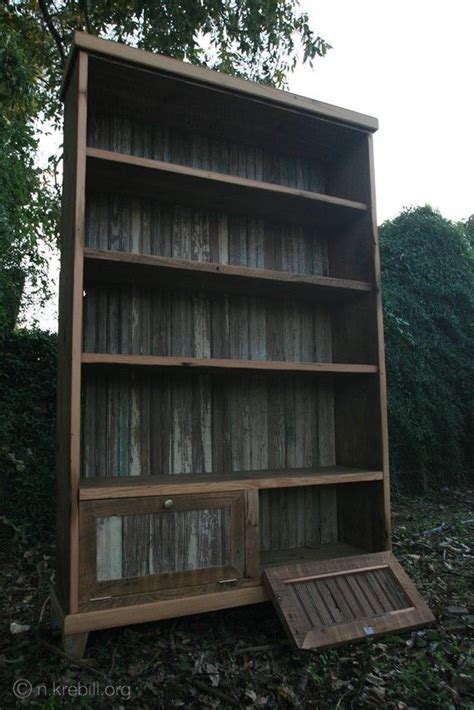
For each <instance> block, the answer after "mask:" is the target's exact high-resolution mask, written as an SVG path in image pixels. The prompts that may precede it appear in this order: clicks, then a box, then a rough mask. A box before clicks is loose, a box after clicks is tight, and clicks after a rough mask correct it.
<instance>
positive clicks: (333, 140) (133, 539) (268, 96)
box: [54, 33, 427, 653]
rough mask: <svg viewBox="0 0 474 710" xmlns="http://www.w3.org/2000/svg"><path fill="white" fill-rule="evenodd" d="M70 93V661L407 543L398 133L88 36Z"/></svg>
mask: <svg viewBox="0 0 474 710" xmlns="http://www.w3.org/2000/svg"><path fill="white" fill-rule="evenodd" d="M63 91H64V100H65V161H64V195H63V227H62V257H61V285H60V324H59V342H60V353H59V395H58V443H59V446H58V465H57V479H58V489H57V493H58V550H57V562H58V564H57V578H56V588H55V594H54V600H55V601H54V607H55V614H56V616H58V617H59V618H60V619H61V621H62V624H63V630H64V636H65V642H66V644H67V645H68V648H69V650H70V651H73V652H75V653H81V651H82V649H83V647H84V644H85V640H86V638H87V633H88V632H89V631H91V630H96V629H101V628H106V627H111V626H119V625H123V624H128V623H135V622H138V621H147V620H157V619H162V618H167V617H170V616H179V615H185V614H190V613H195V612H200V611H207V610H212V609H220V608H226V607H230V606H236V605H243V604H248V603H253V602H259V601H263V600H265V599H267V598H268V593H267V591H266V588H265V586H264V584H263V581H262V572H264V570H265V569H266V568H269V569H271V570H273V571H275V570H277V568H276V567H275V565H278V564H279V563H281V564H283V565H286V568H287V569H288V565H290V566H291V564H295V565H298V564H300V565H301V563H304V564H305V565H311V564H317V563H318V561H324V560H330V561H331V560H335V559H338V558H340V557H343V558H344V559H345V558H349V556H352V555H356V554H357V553H360V554H364V555H366V557H367V555H368V553H380V552H386V551H388V550H389V549H390V504H389V480H388V459H387V422H386V392H385V372H384V348H383V327H382V308H381V298H380V267H379V256H378V244H377V229H376V217H375V198H374V177H373V162H372V132H373V131H374V130H376V128H377V122H376V120H375V119H373V118H370V117H367V116H362V115H360V114H357V113H354V112H351V111H346V110H343V109H340V108H337V107H333V106H329V105H327V104H322V103H319V102H317V101H313V100H310V99H305V98H302V97H297V96H293V95H292V94H288V93H285V92H281V91H276V90H274V89H270V88H267V87H262V86H258V85H256V84H253V83H251V82H245V81H242V80H238V79H234V78H231V77H228V76H225V75H221V74H218V73H215V72H211V71H208V70H204V69H198V68H196V67H193V66H191V65H189V64H185V63H181V62H178V61H175V60H171V59H168V58H166V57H160V56H156V55H153V54H150V53H147V52H142V51H139V50H135V49H131V48H128V47H125V46H123V45H118V44H115V43H112V42H107V41H104V40H99V39H96V38H94V37H91V36H89V35H85V34H82V33H78V34H77V35H76V38H75V44H74V50H73V53H72V56H71V59H70V62H69V66H68V70H67V73H66V76H65V82H64V89H63ZM369 557H370V555H369ZM351 559H352V558H351ZM354 559H359V558H354ZM365 559H366V558H365ZM347 564H349V563H347ZM305 569H306V567H305ZM370 569H372V568H371V567H370ZM377 569H378V568H377ZM272 574H273V572H272ZM290 576H291V575H290ZM317 576H318V575H316V577H317ZM313 577H314V575H313ZM313 577H312V578H313ZM394 579H395V577H394ZM374 584H375V582H374ZM362 586H363V585H362ZM314 593H315V594H318V593H319V592H318V590H317V589H316V590H315V592H314ZM380 593H381V592H380ZM270 595H271V592H270ZM387 603H388V602H387ZM392 606H393V604H392ZM386 611H387V612H388V611H392V612H393V610H392V609H387V610H386ZM392 615H393V614H392ZM425 617H426V613H425ZM425 617H423V618H421V617H420V618H418V622H419V623H422V622H423V621H426V620H427V618H425Z"/></svg>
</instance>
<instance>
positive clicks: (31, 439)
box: [0, 330, 57, 540]
mask: <svg viewBox="0 0 474 710" xmlns="http://www.w3.org/2000/svg"><path fill="white" fill-rule="evenodd" d="M56 348H57V337H56V335H53V334H51V333H44V332H41V331H37V330H35V331H26V330H20V331H16V332H14V333H13V334H12V335H9V336H7V337H4V338H3V339H2V340H1V341H0V362H1V366H0V473H1V479H0V485H1V491H2V492H3V494H2V495H1V496H0V501H1V502H0V514H1V515H4V516H6V518H7V519H8V521H9V522H11V523H13V524H14V525H16V526H18V527H20V528H22V529H23V530H24V531H25V532H26V533H27V535H28V537H30V538H31V539H38V540H40V539H44V538H45V537H46V536H47V535H48V534H50V533H51V529H52V527H53V521H54V512H55V510H54V505H55V504H54V458H55V421H56V418H55V407H56Z"/></svg>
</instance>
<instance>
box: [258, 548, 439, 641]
mask: <svg viewBox="0 0 474 710" xmlns="http://www.w3.org/2000/svg"><path fill="white" fill-rule="evenodd" d="M264 579H265V585H266V587H267V590H268V592H269V594H270V597H271V599H272V601H273V604H274V606H275V607H276V610H277V612H278V614H279V616H280V618H281V620H282V622H283V625H284V627H285V629H286V631H287V633H288V635H289V637H290V639H291V640H292V641H293V643H294V644H295V646H296V647H297V648H301V649H313V648H314V649H316V648H317V649H323V648H330V647H333V646H338V645H340V644H343V643H346V642H348V641H355V640H358V639H363V638H366V637H370V636H377V635H379V634H383V633H386V632H389V631H406V630H408V629H413V628H417V627H420V626H424V625H425V624H429V623H431V622H432V621H434V617H433V615H432V613H431V611H430V610H429V608H428V606H427V605H426V604H425V602H424V601H423V599H422V598H421V596H420V595H419V594H418V592H417V590H416V589H415V587H414V585H413V583H412V582H411V580H410V578H409V577H408V576H407V575H406V574H405V572H404V571H403V569H402V568H401V566H400V565H399V563H398V562H397V560H396V559H395V557H394V556H393V555H392V553H391V552H380V553H374V554H370V555H358V556H356V557H345V558H339V559H333V560H326V561H318V562H308V563H305V564H293V565H282V566H279V567H269V568H267V569H266V570H265V571H264Z"/></svg>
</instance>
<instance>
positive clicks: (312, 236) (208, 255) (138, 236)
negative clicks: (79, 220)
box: [85, 192, 328, 276]
mask: <svg viewBox="0 0 474 710" xmlns="http://www.w3.org/2000/svg"><path fill="white" fill-rule="evenodd" d="M85 245H86V246H87V247H90V248H92V249H101V250H109V249H110V250H116V251H129V252H134V253H139V254H152V255H158V256H168V257H173V258H176V259H190V260H192V261H212V262H218V263H222V264H232V265H234V266H250V267H256V268H265V269H274V270H277V271H292V272H296V273H301V274H318V275H323V276H326V275H327V274H328V256H327V253H328V250H327V235H326V233H325V232H324V230H322V229H321V228H318V227H311V228H309V227H302V226H298V225H296V224H295V225H291V224H278V223H272V222H269V221H267V220H263V219H261V218H256V217H252V216H244V215H242V216H240V215H227V214H225V213H222V212H214V211H209V210H206V211H205V210H199V209H194V208H191V207H186V206H183V205H170V204H167V203H163V202H158V201H157V200H151V199H148V198H139V197H132V196H129V195H120V196H118V195H113V194H108V193H105V192H104V193H102V192H101V193H98V192H91V193H90V194H89V195H88V200H87V205H86V235H85Z"/></svg>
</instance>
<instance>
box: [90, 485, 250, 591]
mask: <svg viewBox="0 0 474 710" xmlns="http://www.w3.org/2000/svg"><path fill="white" fill-rule="evenodd" d="M244 524H245V506H244V493H243V492H240V491H236V492H230V493H215V494H213V495H206V494H203V495H199V494H197V495H178V496H174V497H172V498H169V497H165V496H154V497H151V498H134V499H111V500H105V501H87V502H84V503H83V504H82V505H81V544H80V549H81V555H80V566H81V575H80V584H81V600H83V601H85V600H90V599H96V598H101V597H107V596H117V595H122V594H137V593H141V592H151V591H157V590H161V589H170V588H180V587H189V586H193V585H202V584H211V583H215V582H220V581H223V580H228V579H240V578H241V577H243V574H244V547H245V544H244V543H245V531H244Z"/></svg>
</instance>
